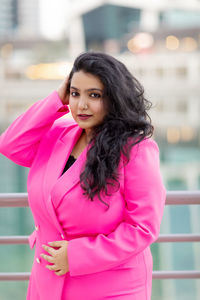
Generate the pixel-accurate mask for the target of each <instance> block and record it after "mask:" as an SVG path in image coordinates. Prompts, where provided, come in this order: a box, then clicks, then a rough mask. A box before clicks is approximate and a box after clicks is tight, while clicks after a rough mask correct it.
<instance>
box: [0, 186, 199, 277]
mask: <svg viewBox="0 0 200 300" xmlns="http://www.w3.org/2000/svg"><path fill="white" fill-rule="evenodd" d="M166 205H200V191H168V192H167V197H166ZM28 206H29V205H28V195H27V193H18V194H15V193H10V194H9V193H6V194H3V193H0V207H28ZM165 242H172V243H173V242H200V234H160V235H159V237H158V239H157V240H156V241H155V243H165ZM0 244H28V236H0ZM29 276H30V273H29V272H23V273H13V272H12V273H11V272H10V273H5V272H4V273H0V280H28V279H29ZM197 278H200V271H195V270H191V271H188V270H187V271H153V279H197Z"/></svg>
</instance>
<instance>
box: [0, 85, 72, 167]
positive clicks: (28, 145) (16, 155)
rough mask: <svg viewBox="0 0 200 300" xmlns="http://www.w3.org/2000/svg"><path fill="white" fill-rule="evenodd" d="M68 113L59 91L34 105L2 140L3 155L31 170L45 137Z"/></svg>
mask: <svg viewBox="0 0 200 300" xmlns="http://www.w3.org/2000/svg"><path fill="white" fill-rule="evenodd" d="M68 112H69V108H68V106H67V105H63V103H62V101H61V99H60V98H59V95H58V93H57V91H56V90H55V91H53V92H52V93H51V94H50V95H49V96H47V97H46V98H44V99H42V100H39V101H37V102H35V103H34V104H33V105H32V106H30V107H29V108H28V110H27V111H25V112H24V113H23V114H21V115H20V116H19V117H17V118H16V120H14V122H13V123H12V124H11V125H10V126H9V127H8V128H7V129H6V130H5V131H4V132H3V133H2V134H1V136H0V153H2V154H3V155H5V156H6V157H7V158H9V159H10V160H12V161H13V162H15V163H16V164H19V165H21V166H24V167H31V165H32V162H33V160H34V157H35V155H36V152H37V149H38V147H39V144H40V141H41V139H42V137H43V136H44V135H45V134H46V132H47V131H48V130H49V129H50V128H51V126H52V125H53V123H54V121H55V120H56V119H58V118H60V117H62V116H63V115H65V114H66V113H68Z"/></svg>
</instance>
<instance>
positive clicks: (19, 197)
mask: <svg viewBox="0 0 200 300" xmlns="http://www.w3.org/2000/svg"><path fill="white" fill-rule="evenodd" d="M165 204H166V205H199V204H200V191H167V196H166V202H165ZM26 206H29V204H28V194H27V193H0V207H26Z"/></svg>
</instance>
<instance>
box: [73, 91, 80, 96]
mask: <svg viewBox="0 0 200 300" xmlns="http://www.w3.org/2000/svg"><path fill="white" fill-rule="evenodd" d="M71 96H72V97H77V96H79V93H77V92H74V91H73V92H71Z"/></svg>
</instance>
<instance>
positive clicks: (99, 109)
mask: <svg viewBox="0 0 200 300" xmlns="http://www.w3.org/2000/svg"><path fill="white" fill-rule="evenodd" d="M92 110H93V112H95V113H96V114H99V115H104V114H105V109H104V106H103V104H102V103H101V102H97V103H93V105H92Z"/></svg>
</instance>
